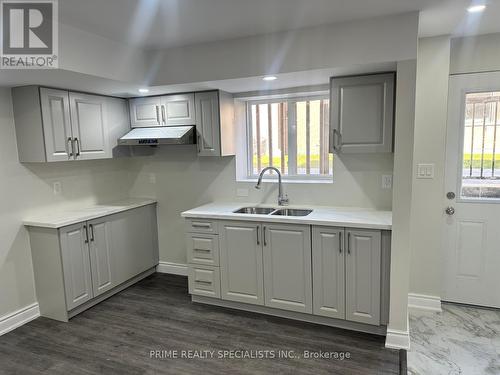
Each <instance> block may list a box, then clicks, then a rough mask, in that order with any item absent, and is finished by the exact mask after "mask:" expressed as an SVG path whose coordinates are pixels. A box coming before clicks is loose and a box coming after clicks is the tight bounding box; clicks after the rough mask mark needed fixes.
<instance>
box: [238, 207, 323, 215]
mask: <svg viewBox="0 0 500 375" xmlns="http://www.w3.org/2000/svg"><path fill="white" fill-rule="evenodd" d="M312 211H313V210H308V209H295V208H273V207H242V208H239V209H237V210H236V211H233V212H234V213H235V214H252V215H276V216H307V215H309V214H310V213H311V212H312Z"/></svg>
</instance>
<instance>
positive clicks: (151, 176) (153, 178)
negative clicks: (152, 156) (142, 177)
mask: <svg viewBox="0 0 500 375" xmlns="http://www.w3.org/2000/svg"><path fill="white" fill-rule="evenodd" d="M149 183H150V184H156V174H154V173H150V174H149Z"/></svg>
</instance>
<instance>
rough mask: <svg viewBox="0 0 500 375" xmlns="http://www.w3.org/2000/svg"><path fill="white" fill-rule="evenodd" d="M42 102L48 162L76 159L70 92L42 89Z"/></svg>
mask: <svg viewBox="0 0 500 375" xmlns="http://www.w3.org/2000/svg"><path fill="white" fill-rule="evenodd" d="M40 102H41V108H42V122H43V134H44V138H45V153H46V157H47V161H49V162H50V161H66V160H71V159H74V150H73V143H72V138H73V136H72V134H71V117H70V110H69V94H68V92H67V91H64V90H54V89H46V88H41V89H40Z"/></svg>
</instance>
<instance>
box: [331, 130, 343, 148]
mask: <svg viewBox="0 0 500 375" xmlns="http://www.w3.org/2000/svg"><path fill="white" fill-rule="evenodd" d="M336 140H337V141H336ZM332 143H333V150H334V151H340V150H341V148H342V134H341V133H340V132H339V131H338V130H337V129H333V135H332Z"/></svg>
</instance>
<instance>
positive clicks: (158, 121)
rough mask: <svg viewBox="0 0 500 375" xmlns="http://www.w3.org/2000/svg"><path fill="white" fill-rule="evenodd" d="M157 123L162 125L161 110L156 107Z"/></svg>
mask: <svg viewBox="0 0 500 375" xmlns="http://www.w3.org/2000/svg"><path fill="white" fill-rule="evenodd" d="M156 122H157V123H158V124H160V108H159V107H158V106H156Z"/></svg>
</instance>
